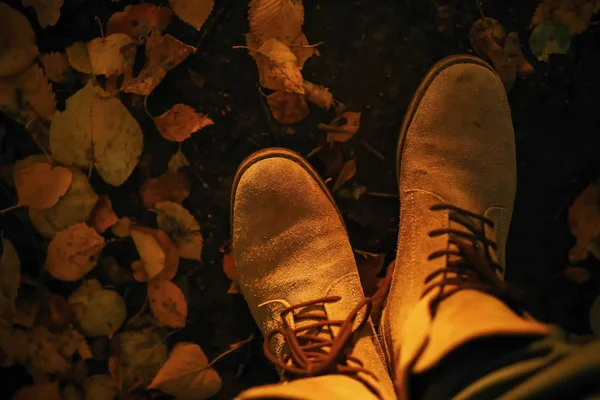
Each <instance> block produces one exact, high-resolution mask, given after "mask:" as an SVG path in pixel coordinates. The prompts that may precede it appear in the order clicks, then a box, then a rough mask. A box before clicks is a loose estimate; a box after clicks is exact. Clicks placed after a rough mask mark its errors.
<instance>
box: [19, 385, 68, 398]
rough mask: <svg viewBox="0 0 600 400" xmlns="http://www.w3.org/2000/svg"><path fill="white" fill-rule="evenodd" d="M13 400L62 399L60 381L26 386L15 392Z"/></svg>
mask: <svg viewBox="0 0 600 400" xmlns="http://www.w3.org/2000/svg"><path fill="white" fill-rule="evenodd" d="M13 400H61V396H60V392H59V391H58V381H54V382H48V383H39V384H36V385H30V386H25V387H24V388H22V389H20V390H19V391H18V392H17V393H15V395H14V396H13Z"/></svg>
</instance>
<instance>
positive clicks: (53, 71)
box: [39, 52, 71, 83]
mask: <svg viewBox="0 0 600 400" xmlns="http://www.w3.org/2000/svg"><path fill="white" fill-rule="evenodd" d="M39 59H40V62H41V63H42V66H43V67H44V72H46V76H47V77H48V79H50V80H51V81H52V82H56V83H60V82H62V80H63V79H64V77H65V74H67V73H68V72H69V70H70V69H71V67H70V65H69V59H68V58H67V55H66V54H65V53H59V52H54V53H46V54H42V55H41V56H40V58H39Z"/></svg>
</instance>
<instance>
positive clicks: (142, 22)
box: [106, 3, 172, 40]
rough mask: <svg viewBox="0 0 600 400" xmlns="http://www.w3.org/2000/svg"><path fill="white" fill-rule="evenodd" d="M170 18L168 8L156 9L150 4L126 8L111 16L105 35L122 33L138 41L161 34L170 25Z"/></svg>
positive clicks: (170, 13)
mask: <svg viewBox="0 0 600 400" xmlns="http://www.w3.org/2000/svg"><path fill="white" fill-rule="evenodd" d="M171 16H172V12H171V10H170V9H169V8H168V7H157V6H155V5H153V4H150V3H142V4H136V5H132V6H127V7H125V9H124V10H123V11H121V12H116V13H114V14H113V15H111V17H110V18H109V20H108V23H107V25H106V27H107V32H106V34H107V35H112V34H113V33H124V34H126V35H128V36H130V37H131V38H133V39H136V40H139V39H142V38H144V37H146V36H148V35H150V33H152V32H159V33H161V32H163V31H164V30H165V29H166V28H167V26H168V25H169V24H170V23H171Z"/></svg>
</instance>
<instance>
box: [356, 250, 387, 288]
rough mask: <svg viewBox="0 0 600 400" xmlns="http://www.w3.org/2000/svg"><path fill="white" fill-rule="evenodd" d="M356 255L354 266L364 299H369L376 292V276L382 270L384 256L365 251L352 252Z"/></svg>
mask: <svg viewBox="0 0 600 400" xmlns="http://www.w3.org/2000/svg"><path fill="white" fill-rule="evenodd" d="M354 252H355V253H357V254H358V256H357V257H356V265H357V267H358V274H359V275H360V283H361V284H362V287H363V291H364V292H365V296H366V297H371V296H373V295H374V294H375V292H376V291H377V282H378V280H379V279H378V275H379V273H380V272H381V268H383V262H384V261H385V254H374V253H368V252H366V251H359V250H354Z"/></svg>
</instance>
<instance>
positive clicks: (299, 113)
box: [267, 90, 309, 124]
mask: <svg viewBox="0 0 600 400" xmlns="http://www.w3.org/2000/svg"><path fill="white" fill-rule="evenodd" d="M267 104H268V105H269V109H270V110H271V114H273V118H275V120H276V121H277V122H279V123H281V124H295V123H297V122H300V121H302V120H303V119H304V118H306V117H307V116H308V114H309V110H308V105H307V104H306V100H304V96H303V95H301V94H298V93H292V92H283V91H280V90H278V91H276V92H273V93H271V94H270V95H268V96H267Z"/></svg>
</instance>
